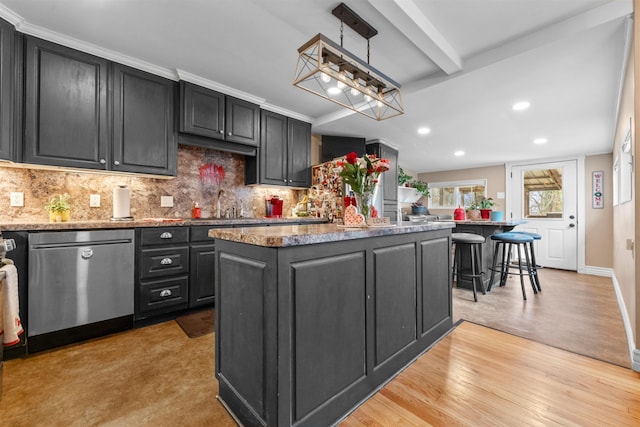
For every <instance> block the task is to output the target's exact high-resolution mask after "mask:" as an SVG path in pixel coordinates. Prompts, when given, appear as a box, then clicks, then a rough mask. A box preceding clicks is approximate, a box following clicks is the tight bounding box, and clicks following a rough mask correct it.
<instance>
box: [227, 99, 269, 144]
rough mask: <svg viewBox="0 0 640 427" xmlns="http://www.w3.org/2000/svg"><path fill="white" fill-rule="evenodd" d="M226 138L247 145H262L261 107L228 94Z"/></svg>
mask: <svg viewBox="0 0 640 427" xmlns="http://www.w3.org/2000/svg"><path fill="white" fill-rule="evenodd" d="M225 114H226V118H225V122H226V123H225V124H226V129H225V132H226V135H225V139H226V140H227V141H230V142H237V143H240V144H247V145H255V146H258V145H260V107H259V106H257V105H256V104H252V103H251V102H248V101H244V100H242V99H238V98H234V97H232V96H227V102H226V111H225Z"/></svg>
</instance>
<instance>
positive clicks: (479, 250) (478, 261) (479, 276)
mask: <svg viewBox="0 0 640 427" xmlns="http://www.w3.org/2000/svg"><path fill="white" fill-rule="evenodd" d="M471 250H475V253H476V265H477V266H478V267H482V261H481V260H482V247H481V246H480V245H473V247H472V248H471ZM474 276H475V277H474V280H476V279H477V280H478V282H479V283H480V290H481V291H482V295H486V294H487V290H486V289H485V288H484V280H483V278H482V276H483V273H482V271H481V270H480V268H478V270H477V271H474Z"/></svg>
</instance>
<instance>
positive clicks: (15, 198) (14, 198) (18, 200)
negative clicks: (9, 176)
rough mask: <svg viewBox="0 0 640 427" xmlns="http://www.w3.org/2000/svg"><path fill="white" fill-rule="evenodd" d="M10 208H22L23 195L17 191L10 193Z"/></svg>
mask: <svg viewBox="0 0 640 427" xmlns="http://www.w3.org/2000/svg"><path fill="white" fill-rule="evenodd" d="M10 196H11V206H18V207H20V206H24V193H22V192H18V191H12V192H11V195H10Z"/></svg>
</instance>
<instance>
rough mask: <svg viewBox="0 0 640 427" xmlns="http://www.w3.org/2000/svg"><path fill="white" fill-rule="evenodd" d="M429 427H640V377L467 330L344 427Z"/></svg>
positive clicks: (454, 335)
mask: <svg viewBox="0 0 640 427" xmlns="http://www.w3.org/2000/svg"><path fill="white" fill-rule="evenodd" d="M428 425H434V426H459V425H462V426H528V425H538V426H543V425H544V426H547V425H563V426H567V425H574V426H638V425H640V375H639V374H638V373H634V372H633V371H631V370H630V369H625V368H622V367H619V366H615V365H612V364H609V363H604V362H601V361H598V360H595V359H591V358H588V357H584V356H579V355H576V354H574V353H570V352H567V351H564V350H561V349H557V348H554V347H550V346H547V345H544V344H540V343H537V342H534V341H531V340H527V339H524V338H520V337H516V336H514V335H510V334H507V333H504V332H500V331H496V330H494V329H490V328H487V327H484V326H480V325H476V324H473V323H468V322H464V323H462V324H461V325H460V326H458V327H457V328H456V329H455V330H454V331H453V332H452V333H451V334H449V335H447V336H446V337H445V338H444V339H443V340H442V341H440V342H439V343H438V344H437V345H435V346H434V347H433V348H432V349H431V350H429V351H428V352H427V353H425V354H424V355H422V356H421V357H420V358H419V359H418V360H417V361H416V362H415V363H414V364H413V365H411V366H410V367H409V368H407V369H406V370H405V371H404V372H402V373H401V374H400V375H399V376H397V377H396V378H395V379H394V380H393V381H391V382H390V383H389V384H387V385H386V386H385V387H384V388H383V389H382V390H381V391H379V392H378V393H377V394H376V395H374V396H373V397H372V398H371V399H369V400H368V401H367V402H365V403H364V404H363V405H362V406H361V407H360V408H358V409H357V410H356V411H355V412H354V413H352V414H351V415H350V416H349V417H348V418H347V419H346V420H345V421H344V422H342V423H341V424H340V426H341V427H360V426H368V427H374V426H381V427H382V426H428Z"/></svg>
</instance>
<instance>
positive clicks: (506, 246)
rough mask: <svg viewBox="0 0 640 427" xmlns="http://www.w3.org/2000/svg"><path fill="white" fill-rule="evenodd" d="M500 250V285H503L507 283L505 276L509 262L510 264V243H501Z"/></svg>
mask: <svg viewBox="0 0 640 427" xmlns="http://www.w3.org/2000/svg"><path fill="white" fill-rule="evenodd" d="M502 252H503V253H502V269H501V271H500V286H504V285H506V284H507V277H508V276H509V264H511V243H503V247H502Z"/></svg>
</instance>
